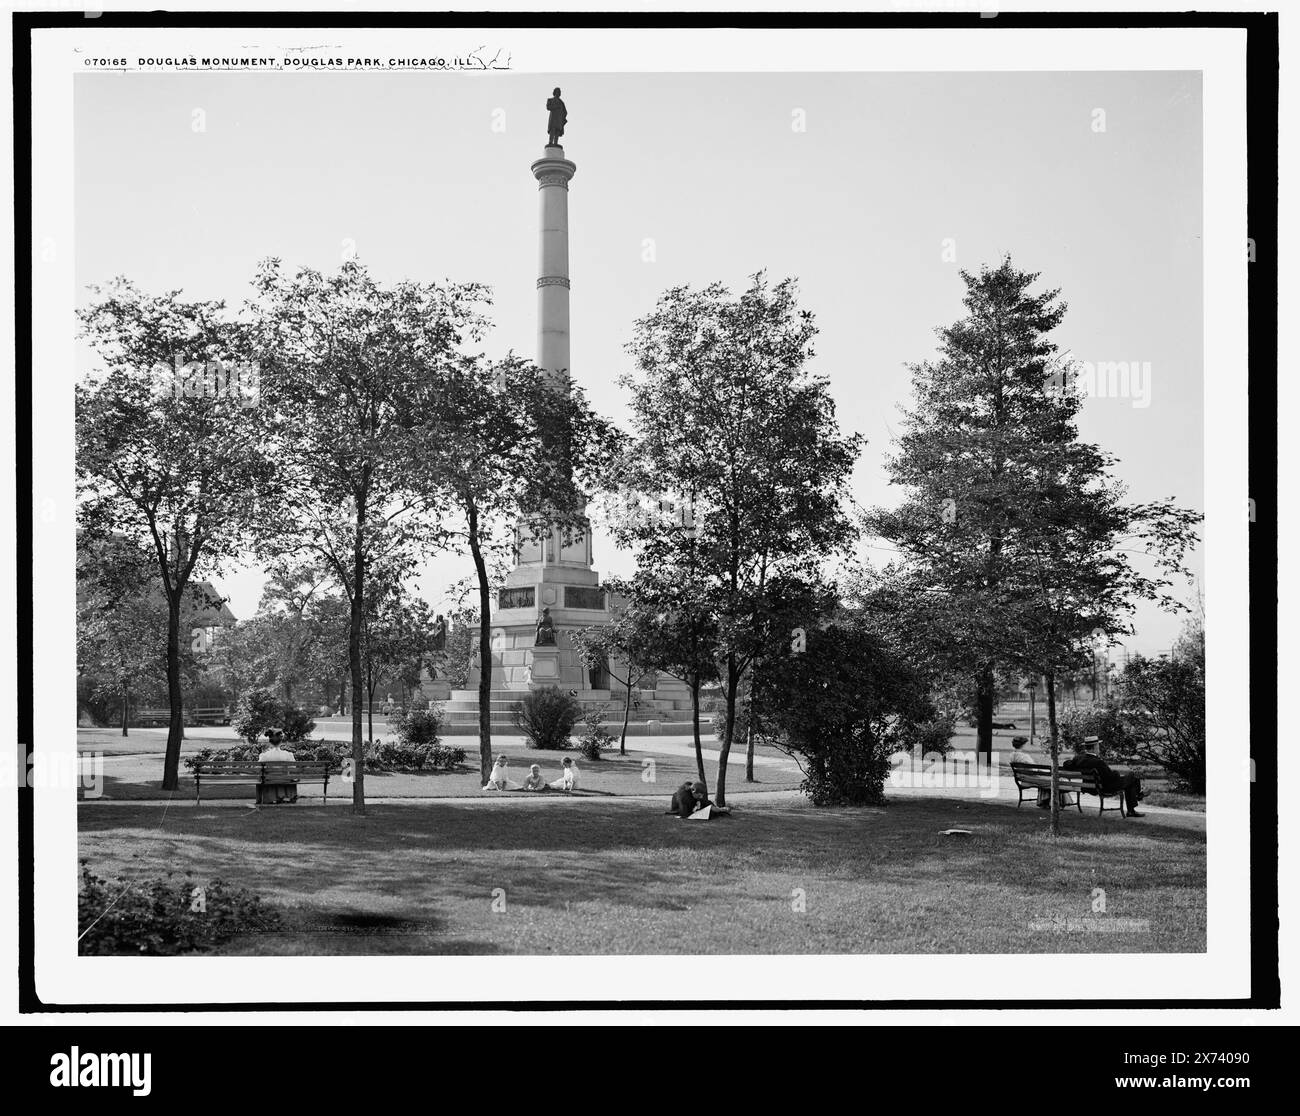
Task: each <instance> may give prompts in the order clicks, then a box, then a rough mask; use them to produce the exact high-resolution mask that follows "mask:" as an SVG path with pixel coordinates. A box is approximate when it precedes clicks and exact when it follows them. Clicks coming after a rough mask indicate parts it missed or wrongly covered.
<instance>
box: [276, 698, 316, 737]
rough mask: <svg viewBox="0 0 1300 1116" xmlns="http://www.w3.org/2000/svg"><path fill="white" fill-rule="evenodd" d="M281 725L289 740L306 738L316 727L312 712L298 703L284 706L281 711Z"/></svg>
mask: <svg viewBox="0 0 1300 1116" xmlns="http://www.w3.org/2000/svg"><path fill="white" fill-rule="evenodd" d="M280 727H281V728H282V729H283V730H284V738H285V740H288V741H297V740H306V739H307V738H308V737H309V736H311V734H312V732H313V731H314V730H315V728H316V722H315V721H313V720H312V718H311V714H310V713H308V712H307V710H305V709H301V708H299V707H298V706H296V705H286V706H283V707H282V709H281V713H280Z"/></svg>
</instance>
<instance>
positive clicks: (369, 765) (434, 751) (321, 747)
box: [185, 740, 465, 771]
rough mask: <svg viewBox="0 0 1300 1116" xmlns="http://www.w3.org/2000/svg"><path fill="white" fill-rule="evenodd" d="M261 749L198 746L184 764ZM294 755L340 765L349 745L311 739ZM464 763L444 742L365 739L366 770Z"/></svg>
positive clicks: (461, 752) (244, 756)
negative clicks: (422, 742)
mask: <svg viewBox="0 0 1300 1116" xmlns="http://www.w3.org/2000/svg"><path fill="white" fill-rule="evenodd" d="M261 752H262V747H261V745H259V744H235V745H233V746H232V747H229V748H200V749H199V750H198V751H196V752H194V753H193V754H192V755H188V756H186V757H185V766H186V768H188V769H189V770H190V771H193V770H194V768H195V766H196V765H197V764H200V763H206V762H207V761H209V760H255V759H257V757H258V756H259V755H260V754H261ZM293 756H294V759H299V760H328V761H330V762H331V763H333V764H335V765H337V766H339V767H342V765H343V761H344V760H345V759H351V758H352V744H351V743H350V742H349V741H346V740H316V741H311V742H310V744H309V746H308V747H305V748H302V747H299V748H294V749H293ZM464 762H465V749H464V748H454V747H451V746H449V745H446V744H403V743H402V742H401V741H393V742H391V743H385V742H384V741H383V740H368V741H366V744H365V769H366V770H367V771H447V770H450V769H451V768H454V767H458V766H459V765H460V764H462V763H464Z"/></svg>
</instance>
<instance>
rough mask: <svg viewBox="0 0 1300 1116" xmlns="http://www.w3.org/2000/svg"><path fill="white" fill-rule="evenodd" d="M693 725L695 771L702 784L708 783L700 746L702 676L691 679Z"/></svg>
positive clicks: (702, 748)
mask: <svg viewBox="0 0 1300 1116" xmlns="http://www.w3.org/2000/svg"><path fill="white" fill-rule="evenodd" d="M691 724H692V727H693V728H694V731H695V769H696V771H698V772H699V775H700V782H701V783H703V782H705V781H706V779H705V774H704V747H703V745H701V744H700V676H699V675H698V674H696V675H694V676H693V677H692V678H691Z"/></svg>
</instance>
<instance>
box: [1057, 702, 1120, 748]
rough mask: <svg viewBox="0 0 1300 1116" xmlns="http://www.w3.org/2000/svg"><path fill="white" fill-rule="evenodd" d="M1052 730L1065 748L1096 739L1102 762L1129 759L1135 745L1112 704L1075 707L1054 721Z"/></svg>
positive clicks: (1118, 712)
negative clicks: (1055, 728) (1055, 731)
mask: <svg viewBox="0 0 1300 1116" xmlns="http://www.w3.org/2000/svg"><path fill="white" fill-rule="evenodd" d="M1056 727H1057V730H1058V732H1059V733H1060V738H1061V742H1062V743H1063V744H1064V745H1065V747H1066V748H1073V747H1074V746H1075V745H1076V744H1082V743H1083V738H1084V737H1085V736H1095V737H1097V754H1098V755H1100V756H1101V758H1102V759H1112V758H1114V757H1116V756H1131V755H1133V754H1134V751H1135V750H1136V748H1137V745H1138V741H1137V738H1136V737H1135V736H1134V734H1133V731H1132V728H1131V726H1130V725H1129V723H1128V721H1127V719H1126V718H1125V716H1124V714H1123V713H1122V712H1121V711H1120V710H1119V709H1118V708H1117V707H1115V706H1113V705H1076V706H1074V707H1073V708H1072V709H1067V710H1066V711H1065V712H1063V713H1061V714H1060V715H1059V716H1058V717H1057V718H1056Z"/></svg>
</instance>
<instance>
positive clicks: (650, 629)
mask: <svg viewBox="0 0 1300 1116" xmlns="http://www.w3.org/2000/svg"><path fill="white" fill-rule="evenodd" d="M657 619H658V617H657V616H655V615H653V614H651V613H649V612H647V611H646V609H645V607H644V605H642V604H638V603H636V602H635V601H633V602H630V603H629V602H627V601H623V602H621V603H617V604H616V605H615V607H614V615H613V617H612V618H611V619H610V620H609V622H608V623H605V624H599V625H595V626H593V627H590V628H584V629H582V630H581V631H577V632H574V633H573V642H574V644H575V645H576V646H577V648H578V650H579V653H580V654H581V655H582V660H583V662H584V663H586V665H587V666H588V667H593V668H595V667H600V668H603V669H604V670H605V671H606V672H607V673H608V674H609V676H610V677H611V678H612V679H614V680H615V681H616V682H619V683H620V684H621V685H622V686H623V730H622V732H621V733H620V734H619V738H618V754H619V755H620V756H625V755H627V724H628V720H629V719H630V717H631V715H632V691H633V690H634V689H635V688H636V687H638V686H640V685H641V683H642V681H643V680H644V679H645V678H646V677H647V676H648V675H650V674H652V673H654V671H655V669H656V668H655V666H654V664H653V663H651V662H650V659H651V657H652V656H653V655H654V644H655V637H656V635H657V628H658V624H657V622H656V621H657Z"/></svg>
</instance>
